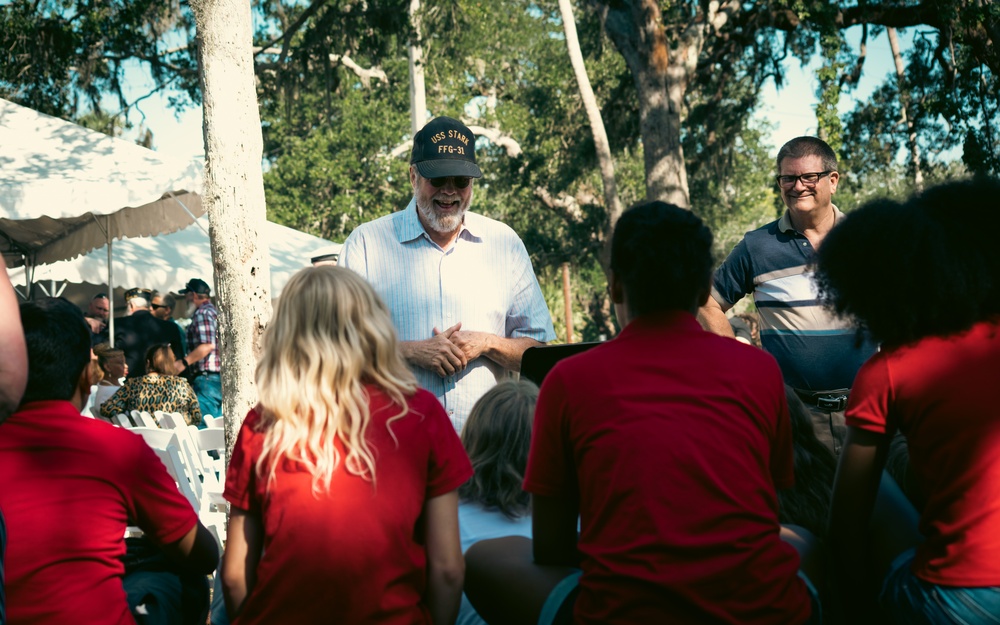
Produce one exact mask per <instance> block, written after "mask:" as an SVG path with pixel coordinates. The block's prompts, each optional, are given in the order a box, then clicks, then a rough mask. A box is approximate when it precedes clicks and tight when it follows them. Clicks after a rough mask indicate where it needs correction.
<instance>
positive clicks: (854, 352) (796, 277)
mask: <svg viewBox="0 0 1000 625" xmlns="http://www.w3.org/2000/svg"><path fill="white" fill-rule="evenodd" d="M777 167H778V171H777V175H776V176H775V183H776V185H777V188H778V192H779V193H780V194H781V199H782V201H783V202H784V203H785V207H786V209H787V210H786V211H785V213H784V215H782V216H781V218H780V219H778V220H777V221H773V222H771V223H769V224H767V225H765V226H763V227H762V228H759V229H757V230H754V231H752V232H748V233H747V234H746V235H745V236H744V237H743V240H742V241H740V242H739V243H738V244H737V245H736V247H735V248H734V249H733V251H732V252H731V253H730V254H729V257H728V258H726V260H725V262H723V263H722V265H721V266H719V268H718V269H716V271H715V278H714V283H713V288H712V297H710V298H709V299H708V302H707V303H706V304H705V306H703V307H702V308H701V310H700V311H699V317H700V319H701V321H702V324H703V325H704V326H705V327H706V328H707V329H709V330H711V331H713V332H715V333H717V334H721V335H725V336H732V335H733V331H732V328H731V326H730V324H729V321H728V320H727V319H726V315H725V312H726V311H727V310H729V309H730V308H732V307H733V306H734V305H735V304H736V303H737V302H738V301H739V300H740V299H742V298H743V296H744V295H747V294H751V293H752V294H753V298H754V303H755V304H756V307H757V312H758V313H759V314H760V340H761V346H762V347H763V348H764V349H765V350H767V351H768V352H770V353H771V355H773V356H774V357H775V358H776V359H777V361H778V364H779V365H780V366H781V372H782V374H783V375H784V378H785V382H786V383H787V384H788V385H789V386H791V387H792V388H794V389H795V391H796V394H797V395H798V396H799V397H800V398H801V399H802V400H803V401H804V402H805V403H806V405H807V406H809V409H810V412H811V414H812V417H813V424H814V426H815V428H816V434H817V436H818V437H819V439H820V440H821V441H823V442H824V443H825V444H826V445H827V446H828V447H829V448H830V449H831V450H833V451H834V452H835V453H838V452H839V450H840V444H841V442H842V441H843V437H844V434H845V432H846V426H845V425H844V408H845V407H846V405H847V397H848V393H849V390H850V387H851V384H852V383H853V381H854V375H855V374H856V373H857V372H858V369H859V368H860V367H861V364H862V363H863V362H864V361H865V360H867V359H868V357H869V356H871V355H872V354H873V353H874V352H875V343H874V341H873V340H872V339H871V338H870V336H868V335H867V334H866V333H863V332H861V331H860V330H857V329H855V328H854V327H852V326H851V325H850V324H849V323H848V322H846V321H844V320H842V319H839V318H837V317H836V316H834V314H833V313H831V312H829V311H827V310H825V309H824V308H823V307H822V306H821V304H820V302H819V300H818V298H817V292H816V285H815V280H814V278H813V269H812V267H811V265H812V262H813V258H814V256H815V254H816V250H818V249H819V247H820V244H821V243H822V242H823V238H824V237H826V235H827V234H828V233H829V232H830V231H831V230H832V229H833V227H834V225H835V224H836V223H837V222H838V221H840V220H841V219H842V218H843V216H844V214H843V213H842V212H840V210H839V209H838V208H837V207H836V206H834V204H833V195H834V193H835V192H836V191H837V183H838V182H839V181H840V173H839V172H838V169H837V156H836V154H834V152H833V150H832V149H831V148H830V146H829V145H827V143H826V142H825V141H823V140H822V139H819V138H816V137H797V138H795V139H792V140H791V141H789V142H788V143H786V144H785V145H784V146H782V148H781V149H780V150H779V151H778V158H777Z"/></svg>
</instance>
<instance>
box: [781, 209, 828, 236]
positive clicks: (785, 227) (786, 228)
mask: <svg viewBox="0 0 1000 625" xmlns="http://www.w3.org/2000/svg"><path fill="white" fill-rule="evenodd" d="M832 206H833V215H834V217H833V220H834V223H836V224H839V223H840V220H841V219H843V218H844V213H842V212H840V209H839V208H837V205H836V204H833V205H832ZM778 230H780V231H781V232H796V230H795V226H793V225H792V216H791V215H789V214H788V209H787V208H786V209H785V213H784V214H783V215H782V216H781V219H779V220H778Z"/></svg>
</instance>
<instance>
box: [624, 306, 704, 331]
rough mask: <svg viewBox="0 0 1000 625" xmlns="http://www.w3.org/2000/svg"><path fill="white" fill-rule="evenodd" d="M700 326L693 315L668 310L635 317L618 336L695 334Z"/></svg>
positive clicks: (681, 311)
mask: <svg viewBox="0 0 1000 625" xmlns="http://www.w3.org/2000/svg"><path fill="white" fill-rule="evenodd" d="M701 329H702V327H701V324H700V323H698V319H697V318H695V316H694V315H692V314H691V313H689V312H687V311H683V310H670V311H664V312H659V313H653V314H650V315H642V316H640V317H636V318H635V319H633V320H632V322H631V323H629V324H628V325H627V326H625V327H624V328H623V329H622V331H621V332H620V333H619V335H618V336H632V335H635V334H638V335H645V334H647V333H649V332H654V333H655V332H696V331H699V330H701Z"/></svg>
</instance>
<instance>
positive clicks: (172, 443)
mask: <svg viewBox="0 0 1000 625" xmlns="http://www.w3.org/2000/svg"><path fill="white" fill-rule="evenodd" d="M132 432H135V433H136V434H138V435H139V436H141V437H142V439H143V440H144V441H146V444H147V445H149V446H150V447H151V448H152V449H153V451H155V452H156V455H157V457H159V459H160V461H161V462H163V465H164V466H165V467H167V472H168V473H170V476H171V477H172V478H174V481H176V482H177V488H178V490H180V491H181V494H182V495H184V496H185V497H186V498H187V500H188V501H189V502H191V506H192V507H193V508H194V509H195V510H197V509H198V507H199V506H200V504H201V502H200V501H199V498H198V496H197V494H196V493H195V491H194V489H193V488H192V487H191V481H190V479H188V470H187V467H186V466H185V464H184V461H183V460H182V458H181V451H180V443H179V442H178V440H177V435H176V434H174V433H173V432H171V431H169V430H161V429H160V428H147V427H138V428H132Z"/></svg>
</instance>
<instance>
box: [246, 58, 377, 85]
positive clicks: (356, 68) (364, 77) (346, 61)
mask: <svg viewBox="0 0 1000 625" xmlns="http://www.w3.org/2000/svg"><path fill="white" fill-rule="evenodd" d="M253 52H254V57H257V56H258V55H261V54H281V50H280V49H279V48H254V49H253ZM329 58H330V61H331V62H332V63H339V64H340V65H343V66H344V67H346V68H347V69H349V70H351V71H352V72H354V73H355V74H356V75H357V76H358V78H360V79H361V82H362V84H364V86H365V88H368V87H369V86H371V85H370V83H371V80H372V79H373V78H374V79H377V80H378V81H379V82H381V83H383V84H386V85H387V84H389V77H388V76H387V75H386V73H385V72H384V71H382V70H381V69H380V68H379V67H377V66H376V67H371V68H367V69H366V68H364V67H361V66H360V65H358V64H357V63H355V62H354V59H352V58H351V57H350V56H348V55H346V54H330V56H329ZM281 65H282V63H281V61H280V60H279V61H277V62H275V63H257V64H256V68H257V69H258V70H260V71H264V70H273V69H277V68H278V67H281Z"/></svg>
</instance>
